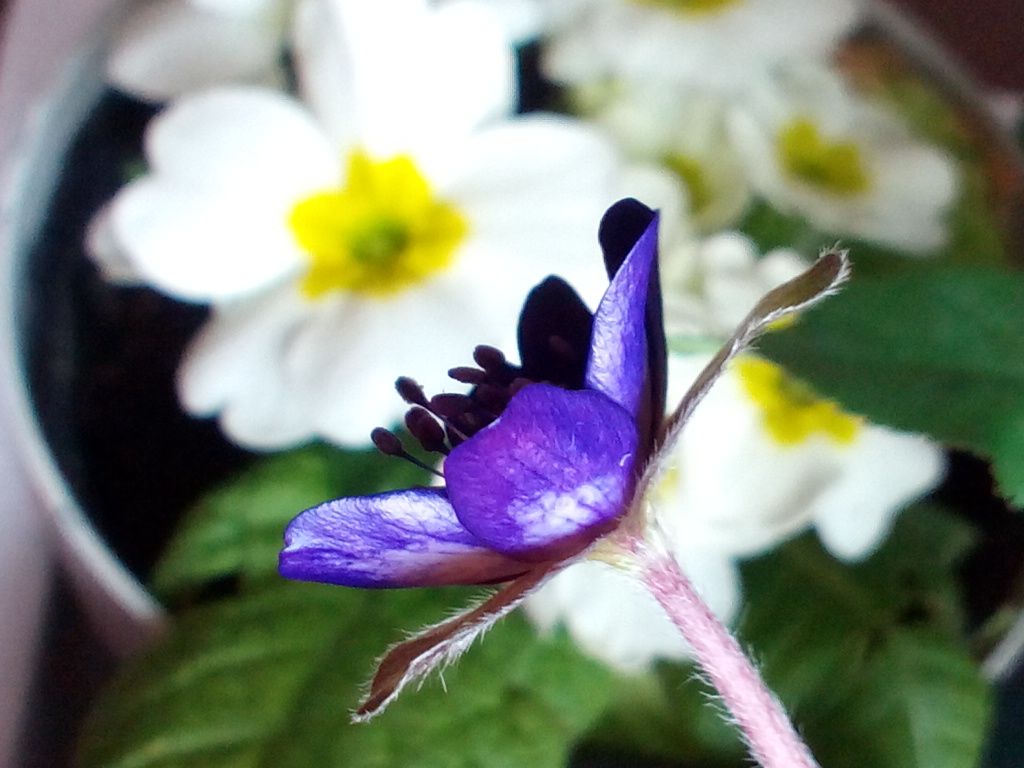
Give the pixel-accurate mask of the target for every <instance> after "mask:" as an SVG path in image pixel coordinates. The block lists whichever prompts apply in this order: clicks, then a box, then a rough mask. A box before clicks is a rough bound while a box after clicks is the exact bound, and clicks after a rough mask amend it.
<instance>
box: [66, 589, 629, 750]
mask: <svg viewBox="0 0 1024 768" xmlns="http://www.w3.org/2000/svg"><path fill="white" fill-rule="evenodd" d="M465 594H466V592H465V591H464V590H434V591H431V590H408V591H405V590H403V591H394V592H391V591H362V592H360V591H355V590H348V589H341V588H331V587H324V586H318V585H298V584H285V585H279V586H277V587H273V588H265V589H262V590H260V591H258V592H256V593H251V594H246V595H244V596H242V597H237V598H232V599H228V600H223V601H220V602H214V603H209V604H207V605H205V606H202V607H199V608H194V609H191V610H189V611H186V612H184V613H182V614H181V615H180V616H179V617H178V618H177V620H176V621H175V623H174V626H173V627H172V629H171V630H170V632H169V633H168V634H167V636H165V637H164V638H163V639H162V641H161V642H160V643H159V644H158V645H157V646H156V647H154V648H152V649H151V650H150V651H149V652H148V653H147V654H146V655H145V656H143V657H142V658H140V659H138V660H137V661H135V662H134V663H133V664H131V665H129V666H128V667H127V668H126V669H125V670H124V671H123V672H122V674H121V675H120V676H119V677H118V678H117V680H116V681H115V683H114V685H113V686H112V687H110V688H109V689H108V690H107V691H106V692H105V693H104V694H103V696H102V698H101V700H100V701H99V702H98V705H97V706H96V707H95V708H94V709H93V712H92V715H91V717H90V719H89V720H88V722H87V724H86V727H85V731H84V735H83V738H82V740H81V743H80V753H79V757H80V765H81V767H82V768H186V766H187V768H256V767H257V766H260V767H261V768H268V767H271V766H272V767H273V768H309V766H317V768H330V767H331V766H337V767H338V768H342V767H344V768H377V767H381V768H383V767H386V766H407V767H410V768H413V767H415V766H423V767H424V768H427V767H430V768H435V767H436V766H452V767H453V768H460V767H463V766H464V767H465V768H471V767H476V766H479V767H483V766H488V767H491V766H498V767H501V766H508V768H513V767H517V768H518V767H519V766H527V765H528V766H537V767H538V768H544V767H545V766H550V767H551V768H555V767H556V766H563V765H565V763H566V760H567V757H568V754H569V752H570V750H571V747H572V745H573V743H574V741H575V739H576V738H577V737H578V736H579V735H580V734H581V733H582V732H584V731H585V730H586V729H587V728H588V727H589V726H590V725H591V724H592V723H593V722H594V721H595V720H596V718H597V717H598V715H599V714H600V713H601V711H602V710H603V709H604V708H605V706H606V705H607V703H608V701H609V699H610V697H611V696H612V695H613V694H614V691H615V689H616V686H615V680H614V678H613V677H612V675H611V673H610V672H608V671H607V670H606V669H605V668H604V667H602V666H601V665H599V664H597V663H595V662H591V661H588V660H586V659H585V658H583V657H582V656H581V655H580V654H579V652H577V651H575V650H574V649H573V647H572V646H571V644H570V643H568V641H566V640H565V638H563V637H561V636H555V637H552V638H549V639H547V640H538V639H537V638H536V636H535V634H534V633H533V631H532V630H531V629H530V628H529V627H528V626H527V624H526V622H525V620H523V619H522V618H521V617H519V616H512V617H509V618H508V619H506V620H504V621H503V622H501V623H500V624H499V625H498V626H497V627H495V628H494V629H493V630H492V631H491V633H489V634H488V635H487V637H486V638H485V639H484V640H483V641H482V642H478V643H477V644H476V646H474V648H472V649H471V650H470V651H469V652H468V653H467V654H466V655H465V656H464V657H463V659H462V660H461V661H460V662H459V663H458V664H457V665H455V666H453V667H451V668H450V669H448V670H447V671H446V672H445V674H444V681H445V684H446V687H447V692H446V691H445V688H444V687H443V686H442V685H441V684H440V683H439V682H438V681H437V680H436V679H435V680H433V681H431V682H428V683H427V684H426V685H425V687H424V689H423V690H421V691H418V692H417V691H410V692H407V693H406V694H405V695H404V696H403V697H402V698H401V699H400V700H399V701H397V702H396V703H395V704H394V705H392V707H391V708H390V709H389V710H388V711H387V712H385V713H384V714H383V715H381V716H380V717H379V718H377V719H376V720H374V721H372V722H371V723H368V724H363V725H351V724H349V722H348V714H349V713H350V712H351V711H352V710H353V709H354V707H355V704H356V702H357V699H358V696H359V693H360V691H361V687H362V684H363V683H364V682H365V680H366V679H367V678H368V677H369V675H370V674H371V671H372V667H373V661H374V659H375V658H376V657H377V656H378V655H379V654H380V653H381V652H382V651H383V650H384V649H385V648H386V646H387V645H388V644H389V643H391V642H394V641H396V640H398V639H400V637H401V633H402V632H403V631H405V630H411V629H415V628H418V627H419V626H420V625H422V624H425V623H428V622H435V621H437V620H439V619H441V618H443V617H444V616H445V615H446V613H447V612H448V611H450V610H451V608H452V607H453V606H454V605H459V604H461V602H462V599H463V598H464V596H465Z"/></svg>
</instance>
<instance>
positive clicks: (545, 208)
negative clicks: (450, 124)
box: [438, 116, 621, 304]
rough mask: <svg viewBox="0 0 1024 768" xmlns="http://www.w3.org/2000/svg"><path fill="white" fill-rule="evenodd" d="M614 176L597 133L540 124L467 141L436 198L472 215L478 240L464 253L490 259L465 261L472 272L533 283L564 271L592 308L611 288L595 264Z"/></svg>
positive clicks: (568, 124) (517, 124) (558, 122)
mask: <svg viewBox="0 0 1024 768" xmlns="http://www.w3.org/2000/svg"><path fill="white" fill-rule="evenodd" d="M440 170H441V169H439V171H440ZM618 171H619V166H618V163H617V159H616V157H615V155H614V153H613V152H612V150H611V148H610V147H609V145H608V144H607V142H606V141H605V140H604V138H603V137H602V136H601V135H600V134H598V133H596V132H595V131H593V130H591V129H588V128H587V127H585V126H584V125H583V124H581V123H577V122H574V121H571V120H567V119H562V118H555V117H550V116H537V117H530V118H523V119H517V120H513V121H509V122H508V123H505V124H503V125H501V126H499V127H494V128H489V129H487V130H484V131H481V132H480V133H478V134H476V135H474V136H473V137H471V138H470V139H469V140H467V141H466V142H465V145H464V148H463V151H462V152H461V153H460V155H459V157H458V158H457V159H456V161H454V162H453V163H452V165H451V170H450V171H449V172H448V173H446V174H445V176H444V177H442V178H441V179H440V180H439V181H438V192H439V194H441V195H442V196H444V197H446V198H448V199H452V200H454V201H455V202H456V203H457V205H458V207H459V208H460V210H462V211H464V212H465V213H466V215H467V218H468V219H469V222H470V227H471V235H472V238H473V242H472V243H467V248H479V249H481V251H480V252H481V253H482V252H483V250H484V249H486V251H487V252H489V254H490V255H489V256H487V257H486V258H475V259H473V260H472V262H471V261H470V259H467V260H466V266H467V268H469V267H471V266H479V267H480V268H482V269H483V270H493V269H494V265H496V264H497V265H500V267H501V269H502V270H503V272H504V273H505V274H512V275H514V274H516V272H520V273H522V272H523V271H524V270H525V271H526V274H527V275H528V276H527V278H526V279H527V281H528V282H529V284H530V285H532V284H533V283H534V282H537V281H539V280H540V279H543V277H545V276H546V275H548V274H551V273H558V274H560V275H562V276H563V277H565V278H566V279H567V280H569V282H570V283H572V284H573V285H574V287H576V288H577V290H579V291H580V293H581V295H582V296H583V298H584V299H585V300H586V301H588V302H591V304H593V303H594V302H596V300H597V299H598V298H599V297H600V295H601V292H602V291H603V288H604V285H605V284H606V282H607V280H606V278H605V277H604V274H603V270H602V269H601V265H600V260H599V259H597V258H596V257H597V255H598V253H599V249H598V247H597V223H598V222H599V221H600V218H601V215H602V214H603V212H604V211H605V209H606V208H607V207H608V205H609V204H610V203H612V202H614V200H615V199H616V195H617V194H618V193H619V192H620V185H621V180H620V177H619V176H618ZM477 274H478V275H479V276H480V277H481V278H484V279H486V278H485V276H484V273H483V272H477ZM491 274H493V271H492V273H491ZM508 289H509V290H511V287H509V288H508Z"/></svg>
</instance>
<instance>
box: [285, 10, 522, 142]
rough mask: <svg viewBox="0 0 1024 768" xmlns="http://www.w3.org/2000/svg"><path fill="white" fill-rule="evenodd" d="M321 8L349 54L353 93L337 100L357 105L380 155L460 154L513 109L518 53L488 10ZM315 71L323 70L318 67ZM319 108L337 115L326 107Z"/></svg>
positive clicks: (367, 137) (365, 133)
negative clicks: (467, 140) (464, 144)
mask: <svg viewBox="0 0 1024 768" xmlns="http://www.w3.org/2000/svg"><path fill="white" fill-rule="evenodd" d="M316 1H317V2H327V3H330V4H331V8H332V10H333V13H334V14H335V23H336V24H337V25H338V29H339V31H338V35H337V36H338V39H343V40H344V41H345V46H346V48H347V50H348V51H349V63H350V66H351V68H352V69H351V76H350V78H349V82H351V86H352V92H351V93H346V94H337V95H336V96H335V98H350V99H354V100H355V103H356V105H357V106H356V109H355V111H354V114H356V115H357V116H358V119H359V135H360V136H361V137H362V140H363V142H364V143H365V144H366V147H367V148H368V149H369V150H370V151H371V152H372V153H374V154H377V155H381V156H388V155H393V154H398V153H402V152H407V153H411V154H413V156H415V157H417V159H418V158H419V157H420V155H421V154H422V153H424V152H436V151H437V148H438V147H449V148H454V147H457V146H458V145H459V142H461V141H462V140H463V139H464V137H465V136H466V134H467V133H469V132H470V131H472V130H474V129H475V128H476V127H478V126H479V125H480V124H481V123H483V122H484V121H486V120H488V119H490V118H493V117H496V116H498V115H503V114H507V113H508V112H509V111H510V110H511V107H512V94H513V83H512V75H511V72H512V69H511V67H512V61H511V50H510V48H509V46H508V42H507V40H506V39H505V36H504V34H503V32H502V30H501V27H500V26H499V24H498V23H497V21H496V20H495V19H494V18H493V16H491V14H489V13H487V12H486V10H485V9H483V8H481V7H479V6H477V5H475V4H467V3H452V4H448V5H444V6H442V7H440V8H433V7H429V6H428V4H427V3H426V2H425V1H424V0H376V2H372V3H368V2H365V0H316ZM320 50H322V49H320ZM298 53H299V55H300V57H302V56H304V55H305V53H304V52H302V51H299V52H298ZM310 53H311V54H312V53H314V51H310ZM310 71H322V68H319V67H317V65H316V64H315V63H314V65H313V67H312V68H311V70H310ZM319 92H320V93H321V95H323V89H322V88H321V89H319ZM317 109H318V111H320V112H329V113H333V112H335V111H336V110H335V109H328V108H327V105H325V104H319V105H318V107H317Z"/></svg>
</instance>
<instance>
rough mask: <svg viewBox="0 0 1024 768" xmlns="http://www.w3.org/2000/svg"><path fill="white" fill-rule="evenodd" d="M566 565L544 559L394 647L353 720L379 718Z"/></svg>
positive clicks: (374, 677) (378, 670) (381, 665)
mask: <svg viewBox="0 0 1024 768" xmlns="http://www.w3.org/2000/svg"><path fill="white" fill-rule="evenodd" d="M564 565H565V564H564V563H559V562H552V563H543V564H540V565H538V566H537V567H535V568H533V569H532V570H530V571H528V572H526V573H524V574H523V575H522V576H519V577H517V578H516V579H514V580H512V581H510V582H509V583H508V584H506V585H505V586H504V587H502V588H501V589H500V590H498V591H497V592H495V593H494V594H493V595H491V596H490V597H488V598H487V599H486V600H484V601H483V602H481V603H479V604H478V605H475V606H473V607H470V608H469V609H467V610H466V611H464V612H463V613H461V614H459V615H458V616H455V617H454V618H451V619H448V620H446V621H443V622H441V623H440V624H435V625H433V626H431V627H427V628H426V629H424V630H423V631H421V632H419V633H418V634H416V635H414V636H413V637H411V638H409V639H408V640H405V641H404V642H401V643H398V644H397V645H394V646H392V647H391V648H390V649H389V650H388V652H387V653H386V654H384V657H383V658H382V659H381V661H380V663H379V664H378V665H377V672H376V673H375V674H374V676H373V680H372V681H371V682H370V691H369V693H368V694H367V695H366V698H365V699H364V700H363V702H362V704H360V705H359V709H357V710H356V712H355V714H354V715H353V716H352V720H353V722H357V723H360V722H366V721H367V720H370V719H372V718H374V717H376V716H377V715H379V714H380V713H381V712H383V711H384V710H385V709H386V708H387V706H388V705H389V704H390V703H391V702H392V701H394V700H395V699H396V698H397V697H398V694H399V693H400V692H401V691H402V689H403V688H404V687H405V686H406V685H408V684H409V683H411V682H414V681H416V680H421V679H423V678H424V677H425V676H426V675H428V674H430V672H431V671H432V670H434V669H436V668H437V667H439V666H441V665H443V664H447V663H450V662H452V661H454V660H455V659H457V658H458V657H459V656H460V655H462V653H463V652H465V651H466V649H468V648H469V646H470V645H471V644H472V643H473V640H475V639H476V637H477V636H478V635H480V634H482V633H484V632H486V631H487V630H488V629H490V628H491V627H492V626H493V625H494V623H495V622H496V621H498V620H499V619H501V618H502V617H504V616H506V615H507V614H508V613H509V612H511V611H512V610H513V609H514V608H515V607H516V606H517V605H519V603H521V602H522V601H523V599H525V598H526V596H527V595H529V594H530V593H531V592H532V591H533V590H535V589H536V588H537V587H539V586H540V585H541V583H542V582H544V581H545V580H546V579H547V578H548V577H549V576H552V575H554V573H555V572H556V571H558V570H560V569H561V568H562V567H564Z"/></svg>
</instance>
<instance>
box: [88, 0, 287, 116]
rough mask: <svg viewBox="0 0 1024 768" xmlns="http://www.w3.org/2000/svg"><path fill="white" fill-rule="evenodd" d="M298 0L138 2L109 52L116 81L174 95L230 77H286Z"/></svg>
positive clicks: (157, 95) (146, 92)
mask: <svg viewBox="0 0 1024 768" xmlns="http://www.w3.org/2000/svg"><path fill="white" fill-rule="evenodd" d="M291 7H292V0H150V1H149V2H145V3H142V4H139V5H136V6H133V7H132V8H131V9H130V10H129V12H128V15H127V16H126V18H125V20H124V22H123V23H122V24H121V25H120V27H119V28H118V29H117V30H116V32H115V35H114V38H113V40H112V42H111V51H110V55H109V57H108V60H107V78H108V79H109V81H110V82H111V84H112V85H114V86H115V87H117V88H118V89H120V90H122V91H124V92H126V93H129V94H131V95H133V96H136V97H138V98H141V99H143V100H148V101H167V100H169V99H173V98H176V97H178V96H181V95H183V94H186V93H191V92H193V91H198V90H201V89H203V88H207V87H210V86H214V85H220V84H224V83H243V82H244V83H262V84H275V83H278V82H281V81H282V80H283V71H282V63H283V60H284V55H285V44H286V30H287V29H288V25H289V20H290V11H291Z"/></svg>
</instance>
